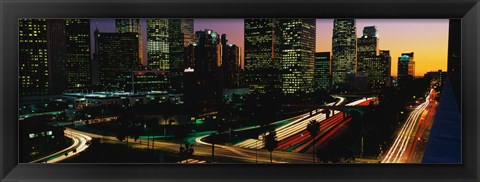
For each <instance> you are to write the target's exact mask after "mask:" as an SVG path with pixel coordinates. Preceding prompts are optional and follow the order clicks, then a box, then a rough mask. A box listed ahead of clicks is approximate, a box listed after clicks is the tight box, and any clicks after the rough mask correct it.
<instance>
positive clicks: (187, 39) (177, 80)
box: [168, 19, 195, 92]
mask: <svg viewBox="0 0 480 182" xmlns="http://www.w3.org/2000/svg"><path fill="white" fill-rule="evenodd" d="M168 35H169V47H168V48H169V60H170V62H169V65H170V69H169V70H170V76H169V77H170V84H171V88H170V90H171V91H172V92H181V91H182V89H183V70H184V69H185V56H186V55H185V48H186V47H187V46H188V45H190V44H193V43H195V35H194V33H193V19H168Z"/></svg>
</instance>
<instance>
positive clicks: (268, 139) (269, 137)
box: [263, 129, 278, 163]
mask: <svg viewBox="0 0 480 182" xmlns="http://www.w3.org/2000/svg"><path fill="white" fill-rule="evenodd" d="M263 142H264V143H265V148H266V149H267V150H268V151H269V152H270V163H273V158H272V153H273V150H275V148H277V146H278V141H277V133H276V132H275V130H273V129H272V130H270V131H269V132H268V133H267V134H266V135H265V137H264V138H263Z"/></svg>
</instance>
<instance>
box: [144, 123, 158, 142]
mask: <svg viewBox="0 0 480 182" xmlns="http://www.w3.org/2000/svg"><path fill="white" fill-rule="evenodd" d="M146 123H147V129H148V130H151V131H150V132H149V133H148V136H147V138H149V137H150V136H152V135H153V136H155V126H156V125H157V124H158V118H150V119H147V121H146ZM147 148H148V147H147ZM152 149H155V139H154V138H153V137H152Z"/></svg>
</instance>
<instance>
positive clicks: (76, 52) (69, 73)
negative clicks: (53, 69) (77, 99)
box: [65, 19, 92, 90]
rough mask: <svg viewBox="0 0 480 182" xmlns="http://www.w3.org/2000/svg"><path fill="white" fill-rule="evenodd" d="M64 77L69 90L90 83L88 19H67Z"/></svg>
mask: <svg viewBox="0 0 480 182" xmlns="http://www.w3.org/2000/svg"><path fill="white" fill-rule="evenodd" d="M65 32H66V36H67V40H66V41H67V60H66V64H65V66H66V79H67V88H68V89H70V90H75V89H84V88H88V87H89V86H91V84H92V74H91V72H92V70H91V69H92V63H91V57H90V20H89V19H67V20H66V30H65Z"/></svg>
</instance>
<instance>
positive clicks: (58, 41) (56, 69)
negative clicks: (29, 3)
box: [34, 19, 67, 94]
mask: <svg viewBox="0 0 480 182" xmlns="http://www.w3.org/2000/svg"><path fill="white" fill-rule="evenodd" d="M46 22H47V49H48V53H47V59H48V60H47V61H48V69H49V70H50V71H49V74H48V76H49V79H48V80H49V83H50V88H49V94H62V93H63V92H64V91H65V89H66V88H67V82H66V79H65V72H66V69H65V60H66V49H67V47H66V35H65V20H64V19H63V20H62V19H47V20H46ZM34 33H35V32H34Z"/></svg>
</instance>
